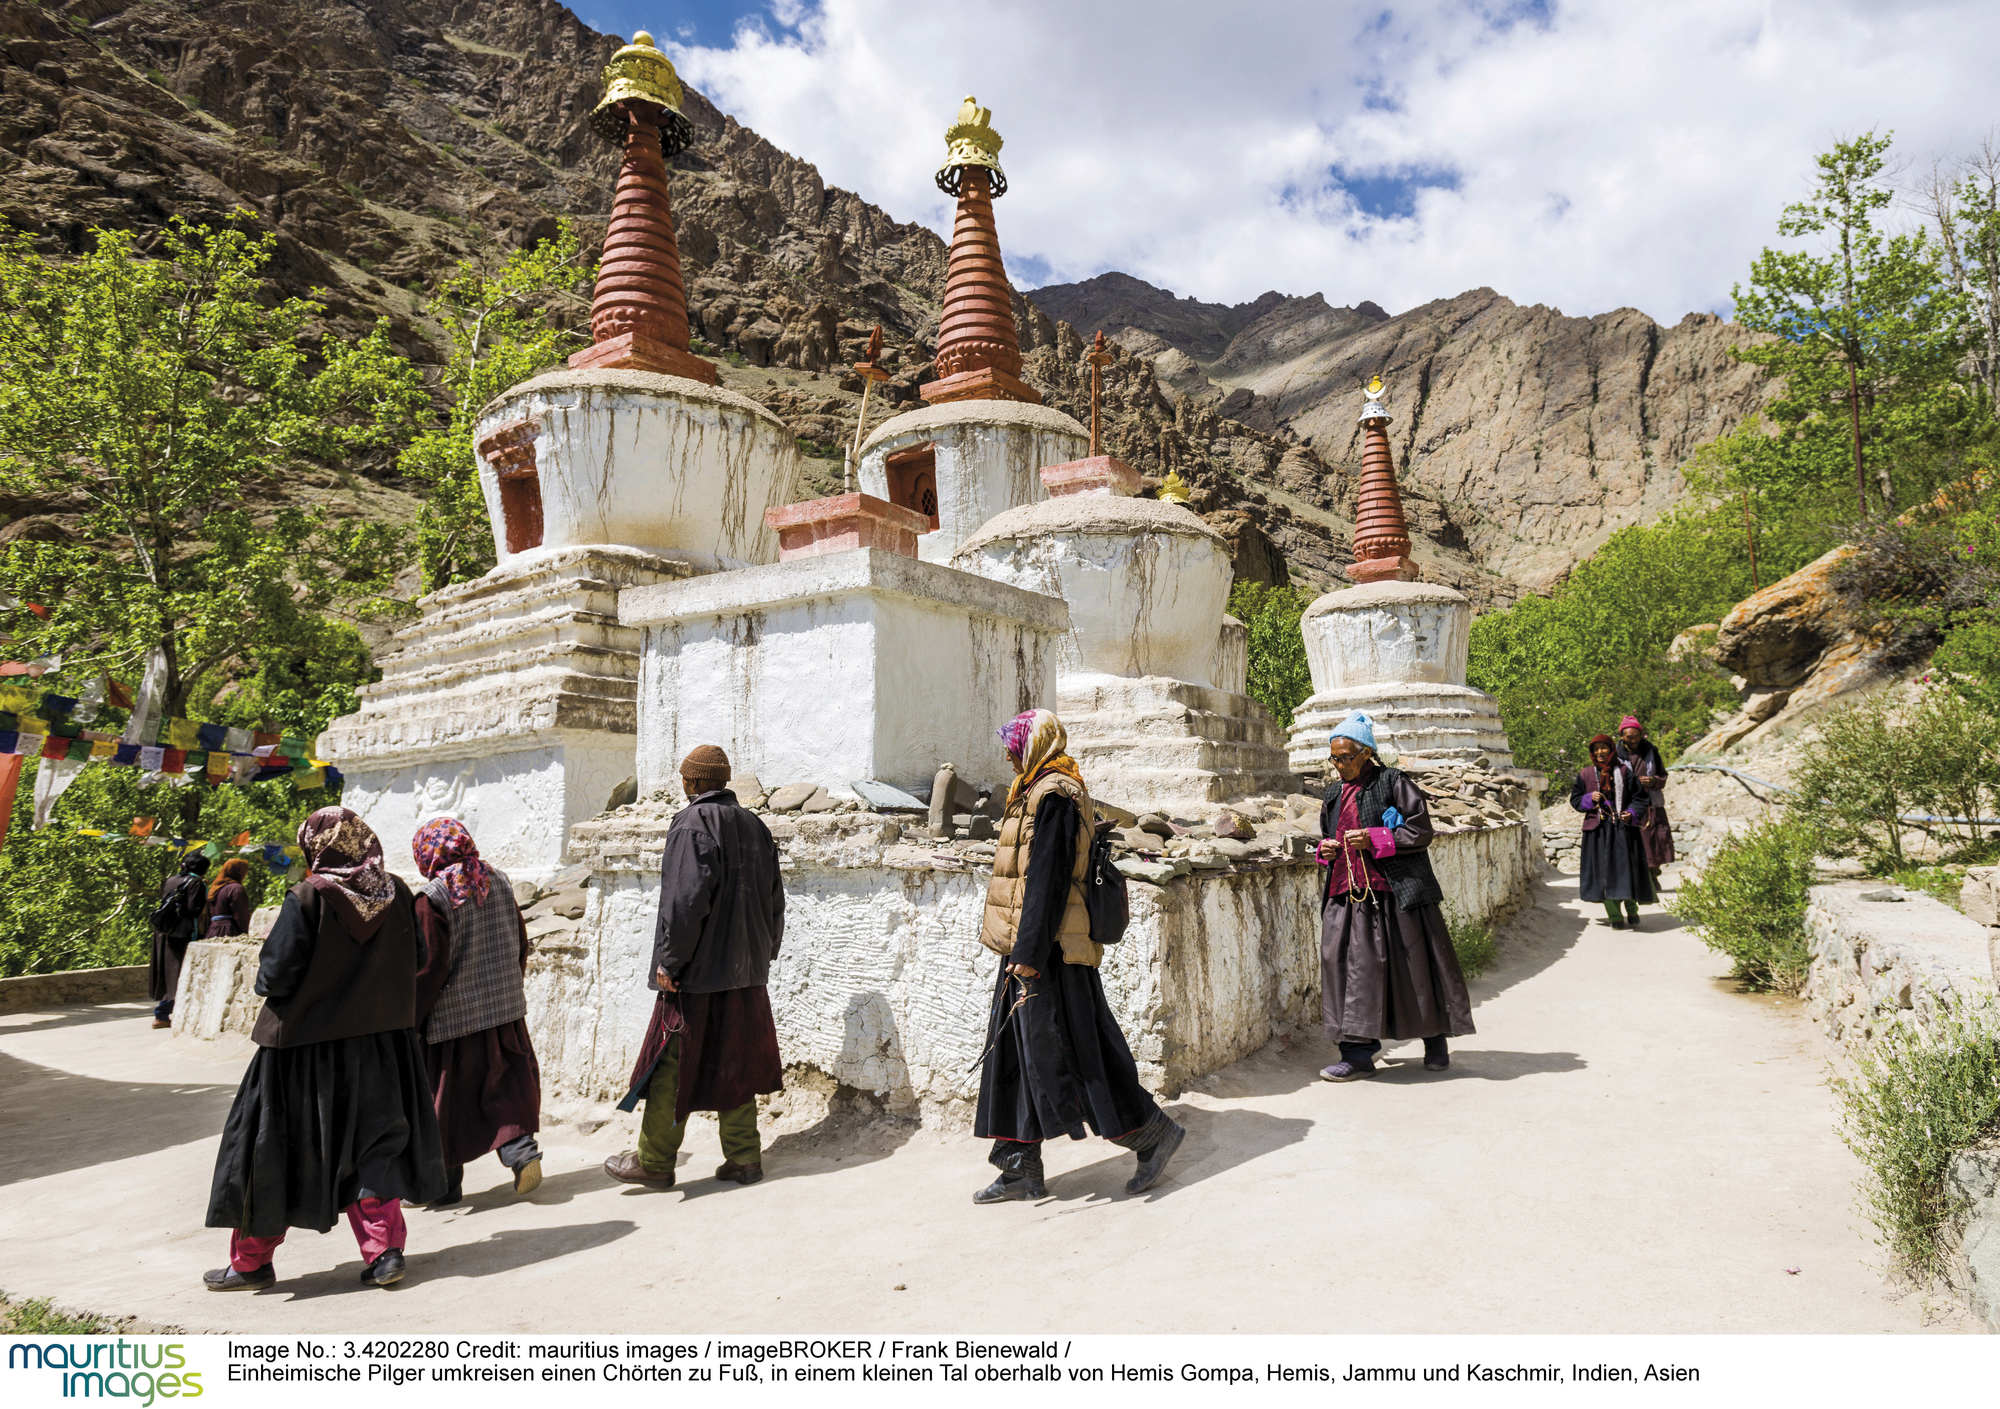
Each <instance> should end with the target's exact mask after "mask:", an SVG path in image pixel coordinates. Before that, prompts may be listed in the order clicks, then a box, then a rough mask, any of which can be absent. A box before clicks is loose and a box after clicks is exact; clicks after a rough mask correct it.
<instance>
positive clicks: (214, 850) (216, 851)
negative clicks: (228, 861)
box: [201, 841, 222, 861]
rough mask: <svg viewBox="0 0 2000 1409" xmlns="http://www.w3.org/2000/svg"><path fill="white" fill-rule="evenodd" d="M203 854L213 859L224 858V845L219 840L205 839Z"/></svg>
mask: <svg viewBox="0 0 2000 1409" xmlns="http://www.w3.org/2000/svg"><path fill="white" fill-rule="evenodd" d="M201 854H202V855H203V856H206V857H207V858H208V859H209V860H211V861H219V860H221V859H222V846H221V844H220V843H218V842H212V841H205V842H203V843H202V844H201Z"/></svg>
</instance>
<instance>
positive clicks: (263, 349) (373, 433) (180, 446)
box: [0, 218, 428, 723]
mask: <svg viewBox="0 0 2000 1409" xmlns="http://www.w3.org/2000/svg"><path fill="white" fill-rule="evenodd" d="M91 234H92V241H93V243H92V247H91V249H90V250H89V252H88V253H86V254H84V255H82V256H80V257H78V258H76V259H74V260H69V261H63V262H52V261H49V260H45V259H43V258H41V257H40V256H39V255H37V254H36V253H35V251H34V249H33V247H32V245H31V244H30V243H29V241H28V240H27V238H26V237H25V236H22V237H17V238H15V239H13V240H11V241H7V242H5V243H4V244H0V474H4V475H5V476H6V477H7V478H8V479H9V480H10V481H11V482H12V483H14V484H16V485H18V486H20V487H21V488H23V489H25V490H27V491H28V492H30V493H32V494H37V495H44V496H48V497H51V498H58V499H67V500H68V501H69V502H71V503H75V504H78V505H80V506H81V507H82V525H81V541H80V542H73V543H16V544H13V545H11V546H10V547H9V550H8V552H7V553H6V555H5V557H4V559H0V586H4V587H6V588H7V589H9V590H10V591H11V592H12V593H13V594H14V595H15V596H17V597H20V598H25V599H26V600H28V601H32V602H36V603H40V604H44V605H46V606H47V607H48V608H49V614H48V616H47V618H46V619H41V618H38V617H36V616H34V615H31V614H30V613H28V612H26V611H24V610H19V609H15V610H12V611H9V612H8V613H7V614H6V619H5V622H4V625H5V628H6V629H7V630H8V631H9V632H11V634H13V635H14V636H15V637H16V638H17V640H18V641H19V642H20V643H21V644H20V645H19V646H17V647H16V649H17V650H21V651H24V652H29V653H39V654H47V655H55V656H60V657H61V658H62V660H63V668H62V672H61V675H60V676H59V677H57V678H55V679H52V680H50V681H49V682H48V683H49V684H50V685H52V686H55V685H60V684H62V683H63V682H67V684H68V685H69V686H71V687H75V686H77V685H79V684H81V683H83V682H84V681H87V680H88V679H90V678H92V677H94V676H95V675H96V674H97V672H99V671H112V672H118V673H121V674H125V675H126V676H127V677H128V678H130V676H131V675H132V674H133V673H134V672H135V671H136V670H137V669H138V668H139V667H140V665H141V663H142V662H144V661H145V660H146V659H147V658H148V657H149V655H150V654H151V653H152V652H153V651H154V650H156V649H157V650H158V651H159V652H160V655H161V658H162V659H163V661H164V665H165V684H164V690H163V694H162V697H161V700H160V704H161V706H162V707H163V708H164V709H165V710H167V711H168V712H171V713H185V712H186V711H187V709H188V708H189V706H190V703H191V702H193V701H196V700H199V699H203V698H205V697H206V695H208V694H212V693H213V692H214V691H215V690H216V689H217V688H218V687H219V685H220V684H221V681H222V672H223V670H224V668H225V667H232V668H234V669H239V670H240V669H244V668H246V663H247V662H252V661H255V660H256V659H257V658H258V657H259V656H260V655H261V654H264V653H266V652H270V651H278V650H282V649H284V648H286V647H290V648H292V649H294V650H296V649H297V648H299V647H302V646H303V647H306V648H312V647H314V646H315V645H317V644H318V643H319V642H320V641H321V640H322V639H323V637H324V635H325V632H326V629H327V628H326V616H325V614H326V612H327V610H328V609H329V608H330V607H332V606H333V605H334V604H336V603H344V602H353V601H355V600H357V599H362V598H366V597H367V596H368V595H369V594H370V593H371V592H373V591H376V590H378V589H380V588H382V587H383V586H385V585H386V584H387V582H388V580H389V578H390V577H391V576H392V574H393V569H394V561H395V548H396V542H397V536H396V534H395V533H394V532H393V531H392V530H391V529H389V528H387V527H385V526H382V525H374V524H367V523H357V524H353V525H349V526H343V525H341V524H339V523H337V522H335V521H334V520H332V519H331V518H329V516H328V515H327V514H326V513H325V511H324V510H323V509H320V508H315V507H301V506H299V505H296V504H289V503H286V502H285V499H284V486H283V481H284V479H285V477H286V475H287V473H288V472H289V471H291V470H292V469H294V468H296V467H297V466H299V465H300V464H302V463H304V462H309V461H318V462H320V463H321V464H328V463H334V462H337V461H339V460H340V459H342V458H344V457H347V456H351V455H355V454H359V453H363V452H366V451H369V450H375V449H380V448H384V447H387V446H389V445H391V444H392V443H394V442H395V441H396V440H397V439H398V438H399V437H400V436H402V435H403V434H405V433H406V432H407V429H408V427H410V426H411V425H412V424H413V423H414V421H415V419H416V417H417V416H418V415H419V414H420V413H421V412H422V410H423V409H424V408H425V406H426V405H427V400H428V399H427V397H426V396H425V394H424V391H423V387H422V382H421V380H420V378H419V377H418V375H417V373H416V371H415V369H413V368H412V367H411V366H410V365H409V364H408V362H406V361H405V360H404V359H403V358H401V357H399V356H397V355H396V354H395V353H394V352H392V351H391V350H390V347H389V343H388V336H387V330H386V327H384V326H380V325H378V326H377V327H376V328H375V329H374V330H373V331H372V332H370V333H369V334H368V335H367V336H366V337H364V338H362V339H360V340H359V341H357V342H352V343H347V342H342V341H340V340H338V339H333V338H328V339H326V340H325V341H324V342H323V343H322V344H321V346H320V347H319V348H318V349H317V352H316V353H314V352H309V351H308V349H307V347H306V346H305V345H304V342H305V337H306V335H307V333H308V330H309V328H310V326H311V324H312V322H313V320H314V319H315V318H316V317H317V316H318V315H319V314H320V313H321V312H322V311H323V310H322V307H321V305H319V304H317V303H315V302H313V301H311V300H308V299H296V298H292V299H276V298H274V297H272V296H271V295H270V293H269V290H268V289H267V288H266V286H265V285H264V284H263V282H262V280H261V277H260V274H261V270H262V269H263V267H264V265H265V264H266V263H267V262H268V261H269V259H270V257H271V255H272V253H273V252H274V251H275V249H276V247H277V238H276V236H274V235H262V236H260V235H257V234H255V233H253V232H252V231H251V230H250V229H249V228H248V227H247V223H246V222H241V221H237V222H231V223H230V224H228V225H226V226H225V227H224V228H222V229H219V230H217V229H210V228H208V227H206V226H194V225H190V224H188V223H187V222H185V221H183V220H180V219H178V218H176V219H174V220H173V221H171V222H170V223H169V225H168V227H167V229H166V230H165V231H164V232H163V233H162V235H161V237H160V239H159V242H158V244H157V246H156V247H155V248H154V249H153V251H151V253H150V254H144V253H142V252H141V251H140V250H139V249H138V246H137V242H136V237H135V236H134V235H133V234H132V233H131V232H129V231H117V230H94V231H92V232H91ZM363 678H365V677H363ZM285 722H286V723H295V722H297V721H292V720H288V721H285Z"/></svg>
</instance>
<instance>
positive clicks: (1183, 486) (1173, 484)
mask: <svg viewBox="0 0 2000 1409" xmlns="http://www.w3.org/2000/svg"><path fill="white" fill-rule="evenodd" d="M1193 496H1194V491H1193V490H1192V489H1190V488H1189V487H1188V482H1187V481H1186V480H1184V479H1182V478H1181V472H1180V471H1179V470H1168V471H1167V477H1166V479H1165V480H1163V481H1162V482H1161V484H1160V498H1161V499H1163V500H1165V501H1166V502H1167V503H1169V504H1185V503H1187V501H1188V500H1189V499H1190V498H1192V497H1193Z"/></svg>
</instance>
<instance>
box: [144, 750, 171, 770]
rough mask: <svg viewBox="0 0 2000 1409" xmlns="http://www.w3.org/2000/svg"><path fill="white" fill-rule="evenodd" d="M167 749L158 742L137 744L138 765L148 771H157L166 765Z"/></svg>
mask: <svg viewBox="0 0 2000 1409" xmlns="http://www.w3.org/2000/svg"><path fill="white" fill-rule="evenodd" d="M166 754H167V751H166V750H165V749H163V748H161V747H160V746H159V745H158V744H141V745H139V766H140V767H141V768H143V769H145V770H146V771H147V772H148V773H158V772H160V771H161V770H162V769H164V768H165V767H166Z"/></svg>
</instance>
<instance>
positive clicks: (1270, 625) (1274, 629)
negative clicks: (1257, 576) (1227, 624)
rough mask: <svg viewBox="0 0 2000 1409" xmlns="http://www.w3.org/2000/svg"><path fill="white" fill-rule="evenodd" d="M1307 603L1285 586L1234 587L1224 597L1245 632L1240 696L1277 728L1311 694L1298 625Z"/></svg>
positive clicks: (1285, 725)
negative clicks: (1246, 664) (1246, 662)
mask: <svg viewBox="0 0 2000 1409" xmlns="http://www.w3.org/2000/svg"><path fill="white" fill-rule="evenodd" d="M1311 605H1312V598H1311V597H1309V596H1307V595H1306V594H1305V593H1303V592H1301V591H1299V590H1298V589H1297V588H1296V587H1292V586H1289V585H1286V586H1283V587H1266V586H1264V585H1263V584H1261V583H1256V582H1239V583H1237V584H1236V586H1235V587H1234V588H1232V589H1231V590H1230V593H1229V614H1230V615H1231V616H1233V617H1235V618H1236V619H1237V620H1238V621H1240V622H1242V623H1243V625H1244V626H1245V627H1247V628H1248V629H1249V632H1250V674H1249V685H1248V688H1247V691H1246V693H1248V694H1249V696H1250V698H1251V699H1253V700H1255V701H1257V703H1258V704H1260V705H1262V706H1264V708H1265V709H1268V710H1269V711H1271V714H1272V716H1273V717H1275V718H1276V719H1277V721H1278V725H1279V727H1280V728H1283V729H1290V728H1291V727H1292V711H1293V710H1295V709H1297V708H1298V707H1299V706H1300V705H1302V704H1304V703H1305V702H1306V699H1307V698H1308V697H1309V696H1310V695H1311V694H1312V688H1313V682H1312V671H1311V669H1310V668H1309V667H1308V666H1307V665H1306V639H1305V635H1304V633H1303V632H1302V631H1301V630H1300V622H1301V621H1302V619H1303V618H1304V616H1305V611H1306V608H1307V607H1309V606H1311Z"/></svg>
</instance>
